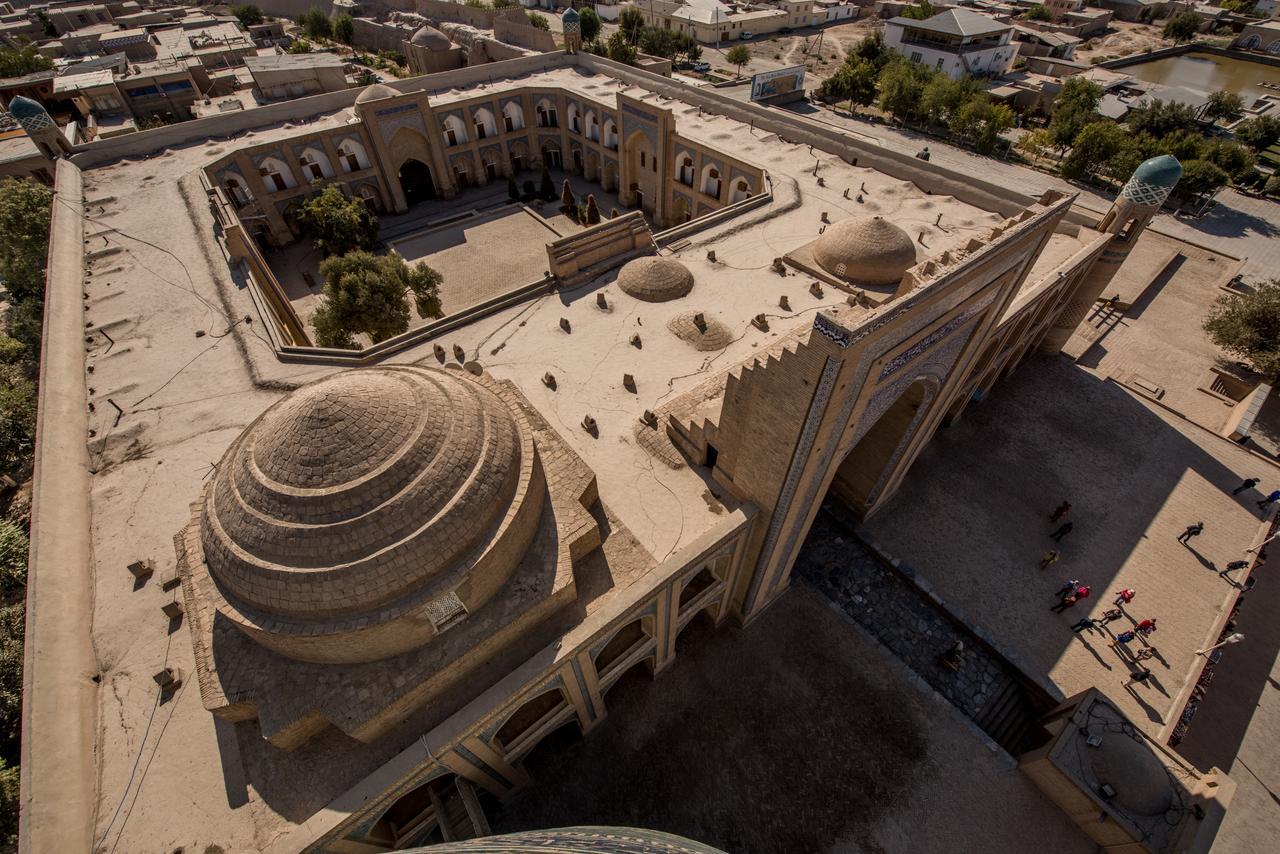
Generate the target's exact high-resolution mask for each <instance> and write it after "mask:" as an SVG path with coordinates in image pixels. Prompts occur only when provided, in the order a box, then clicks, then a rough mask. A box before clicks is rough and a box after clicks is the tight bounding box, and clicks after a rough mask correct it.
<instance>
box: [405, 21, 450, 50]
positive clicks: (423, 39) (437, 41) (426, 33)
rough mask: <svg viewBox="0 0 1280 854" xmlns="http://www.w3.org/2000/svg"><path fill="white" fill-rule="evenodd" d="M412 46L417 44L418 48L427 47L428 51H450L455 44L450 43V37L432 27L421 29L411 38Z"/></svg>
mask: <svg viewBox="0 0 1280 854" xmlns="http://www.w3.org/2000/svg"><path fill="white" fill-rule="evenodd" d="M409 43H410V44H416V45H417V46H418V47H425V48H426V49H428V50H448V49H449V48H451V47H453V42H451V41H449V37H448V36H446V35H445V34H444V33H442V32H440V31H439V30H437V29H436V28H435V27H432V26H423V27H420V28H419V29H418V30H417V32H415V33H414V34H413V35H412V36H411V37H410V38H409Z"/></svg>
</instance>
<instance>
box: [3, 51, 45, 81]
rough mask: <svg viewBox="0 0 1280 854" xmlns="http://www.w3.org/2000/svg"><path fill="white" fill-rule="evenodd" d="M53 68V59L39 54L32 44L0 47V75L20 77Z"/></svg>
mask: <svg viewBox="0 0 1280 854" xmlns="http://www.w3.org/2000/svg"><path fill="white" fill-rule="evenodd" d="M50 68H53V60H51V59H49V58H48V57H47V56H43V55H41V53H40V52H39V51H38V50H36V46H35V45H33V44H25V45H23V46H22V47H20V48H12V47H0V77H22V76H24V75H27V74H34V73H35V72H37V71H48V70H49V69H50Z"/></svg>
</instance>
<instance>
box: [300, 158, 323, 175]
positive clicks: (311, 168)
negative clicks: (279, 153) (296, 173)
mask: <svg viewBox="0 0 1280 854" xmlns="http://www.w3.org/2000/svg"><path fill="white" fill-rule="evenodd" d="M298 165H299V166H301V167H302V174H303V177H305V178H306V179H307V180H308V181H319V180H320V179H321V178H323V177H324V170H323V169H321V168H320V164H319V163H317V162H316V158H315V155H313V154H311V153H310V152H308V153H306V154H304V155H302V156H301V157H300V158H298Z"/></svg>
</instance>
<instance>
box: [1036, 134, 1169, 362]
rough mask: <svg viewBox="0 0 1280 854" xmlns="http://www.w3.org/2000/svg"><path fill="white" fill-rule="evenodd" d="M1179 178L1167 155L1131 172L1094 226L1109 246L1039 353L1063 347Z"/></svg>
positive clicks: (1077, 289) (1072, 297) (1080, 285)
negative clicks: (1127, 180) (1105, 213)
mask: <svg viewBox="0 0 1280 854" xmlns="http://www.w3.org/2000/svg"><path fill="white" fill-rule="evenodd" d="M1181 177H1182V164H1180V163H1179V162H1178V161H1177V159H1176V158H1175V157H1173V156H1172V155H1169V154H1162V155H1160V156H1159V157H1152V158H1151V159H1150V160H1146V161H1144V162H1143V163H1142V164H1141V165H1140V166H1139V167H1138V168H1137V169H1135V170H1133V175H1131V176H1130V177H1129V183H1127V184H1125V185H1124V189H1122V190H1121V191H1120V195H1119V196H1117V197H1116V200H1115V201H1114V202H1113V203H1112V205H1111V209H1110V210H1109V211H1107V215H1106V216H1104V217H1103V218H1102V221H1101V222H1099V223H1098V226H1097V230H1098V231H1101V232H1104V233H1106V234H1110V235H1111V242H1110V243H1109V244H1108V245H1107V248H1106V249H1104V250H1103V252H1102V254H1101V255H1099V256H1098V260H1097V261H1095V262H1094V263H1093V266H1092V267H1090V268H1089V272H1087V273H1085V275H1084V277H1083V278H1081V280H1080V284H1079V285H1077V286H1076V289H1075V293H1073V294H1072V296H1071V301H1070V302H1068V303H1067V307H1066V308H1064V309H1063V310H1062V313H1061V314H1059V315H1058V319H1057V321H1056V322H1055V323H1054V325H1053V327H1052V328H1051V329H1050V330H1049V332H1048V334H1047V335H1045V338H1044V342H1043V343H1042V344H1041V345H1040V352H1042V353H1057V352H1059V351H1060V350H1061V349H1062V348H1063V347H1064V346H1065V345H1066V343H1067V341H1068V340H1069V339H1070V338H1071V333H1073V332H1075V329H1076V327H1077V326H1079V325H1080V321H1082V320H1084V319H1085V316H1086V315H1088V313H1089V310H1090V309H1091V308H1092V307H1093V304H1094V302H1096V301H1097V299H1098V297H1099V296H1101V295H1102V292H1103V290H1105V289H1106V287H1107V285H1108V284H1110V283H1111V280H1112V279H1113V278H1115V275H1116V272H1117V271H1118V270H1119V269H1120V265H1122V264H1123V263H1124V261H1125V259H1126V258H1128V257H1129V252H1130V251H1132V250H1133V246H1134V244H1135V243H1137V242H1138V237H1139V236H1141V234H1142V231H1143V229H1145V228H1146V227H1147V224H1148V223H1149V222H1151V218H1152V217H1153V216H1155V215H1156V213H1157V212H1158V211H1159V210H1160V206H1161V205H1163V204H1164V202H1165V199H1167V198H1169V193H1171V192H1173V188H1174V186H1176V185H1177V183H1178V179H1180V178H1181Z"/></svg>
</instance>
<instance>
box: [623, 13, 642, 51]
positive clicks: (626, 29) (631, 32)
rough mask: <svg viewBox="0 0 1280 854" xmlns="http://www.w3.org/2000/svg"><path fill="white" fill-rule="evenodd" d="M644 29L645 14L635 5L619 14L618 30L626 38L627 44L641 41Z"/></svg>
mask: <svg viewBox="0 0 1280 854" xmlns="http://www.w3.org/2000/svg"><path fill="white" fill-rule="evenodd" d="M643 29H644V14H643V13H642V12H641V11H640V10H639V9H637V8H636V7H635V6H628V7H626V8H625V9H623V10H622V14H621V15H619V16H618V31H619V32H621V33H622V35H623V37H624V38H626V40H627V44H632V45H633V44H635V43H636V42H638V41H640V31H641V30H643Z"/></svg>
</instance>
